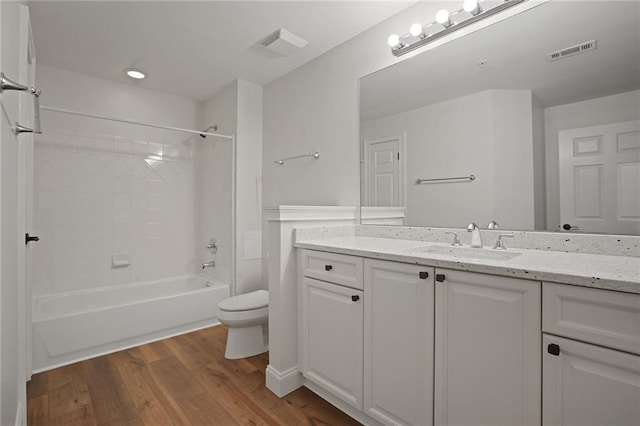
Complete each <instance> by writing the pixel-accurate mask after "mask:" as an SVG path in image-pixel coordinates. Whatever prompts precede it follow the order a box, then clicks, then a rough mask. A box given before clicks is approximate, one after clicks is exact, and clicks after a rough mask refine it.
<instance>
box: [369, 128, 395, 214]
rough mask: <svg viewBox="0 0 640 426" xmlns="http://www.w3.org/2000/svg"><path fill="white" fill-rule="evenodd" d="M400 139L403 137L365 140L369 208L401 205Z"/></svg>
mask: <svg viewBox="0 0 640 426" xmlns="http://www.w3.org/2000/svg"><path fill="white" fill-rule="evenodd" d="M401 139H402V138H401V137H400V136H393V137H384V138H375V139H367V140H365V141H364V151H365V152H364V157H365V160H364V161H365V176H366V178H365V189H364V190H365V197H366V199H365V205H366V206H370V207H399V206H401V205H402V204H401V203H402V201H403V200H402V198H403V197H402V190H403V189H402V180H401V177H400V174H401V173H400V172H401V168H400V155H401V154H400V145H401Z"/></svg>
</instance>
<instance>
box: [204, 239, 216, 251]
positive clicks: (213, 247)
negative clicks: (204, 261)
mask: <svg viewBox="0 0 640 426" xmlns="http://www.w3.org/2000/svg"><path fill="white" fill-rule="evenodd" d="M204 248H205V249H206V250H209V251H210V252H211V254H216V253H217V252H218V241H217V240H216V239H215V238H211V239H210V240H209V244H207V245H206V246H204Z"/></svg>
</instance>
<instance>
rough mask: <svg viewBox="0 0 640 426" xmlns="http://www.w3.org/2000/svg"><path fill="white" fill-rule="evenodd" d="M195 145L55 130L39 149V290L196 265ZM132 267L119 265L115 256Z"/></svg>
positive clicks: (188, 270)
mask: <svg viewBox="0 0 640 426" xmlns="http://www.w3.org/2000/svg"><path fill="white" fill-rule="evenodd" d="M195 173H196V172H195V168H194V161H193V154H192V149H191V147H190V145H189V144H184V143H181V142H180V141H176V142H175V143H167V142H165V143H160V142H152V141H143V140H130V139H126V138H121V137H117V136H104V135H95V134H86V133H83V134H79V133H78V134H74V133H70V132H65V131H53V130H49V129H48V130H47V133H46V134H43V135H41V136H38V138H37V139H36V144H35V155H34V213H35V214H34V230H35V231H36V233H37V234H38V235H39V236H40V237H41V240H40V242H39V243H38V244H37V246H34V262H33V265H34V294H35V295H43V294H53V293H59V292H64V291H70V290H80V289H89V288H96V287H103V286H109V285H117V284H123V283H128V282H135V281H147V280H153V279H158V278H162V277H168V276H178V275H187V274H192V273H194V272H197V271H198V270H197V269H196V265H197V262H199V257H197V256H196V248H195V246H194V233H195V225H194V209H195V207H194V179H195ZM118 253H129V254H130V255H131V260H132V262H131V266H128V267H123V268H113V267H112V265H111V256H112V254H118Z"/></svg>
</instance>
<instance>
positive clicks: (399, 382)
mask: <svg viewBox="0 0 640 426" xmlns="http://www.w3.org/2000/svg"><path fill="white" fill-rule="evenodd" d="M421 273H422V278H421ZM364 274H365V295H366V297H365V305H364V310H365V314H364V318H365V319H364V332H365V342H364V347H365V350H364V369H365V376H364V409H365V412H366V413H367V414H369V415H370V416H371V417H374V418H376V419H378V420H380V421H381V422H382V423H384V424H388V425H396V424H398V425H428V424H431V423H432V422H433V309H434V307H433V301H434V290H433V268H428V267H424V266H417V265H408V264H404V263H397V262H386V261H380V260H368V259H367V260H366V261H365V272H364Z"/></svg>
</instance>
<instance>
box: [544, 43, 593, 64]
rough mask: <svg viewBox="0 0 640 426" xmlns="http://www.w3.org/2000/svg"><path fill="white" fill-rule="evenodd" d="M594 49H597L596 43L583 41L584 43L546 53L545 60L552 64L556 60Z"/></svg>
mask: <svg viewBox="0 0 640 426" xmlns="http://www.w3.org/2000/svg"><path fill="white" fill-rule="evenodd" d="M596 47H598V43H597V42H596V41H595V40H591V41H585V42H584V43H580V44H576V45H575V46H571V47H567V48H566V49H562V50H558V51H556V52H551V53H547V59H548V60H549V61H550V62H553V61H557V60H558V59H564V58H568V57H569V56H573V55H578V54H580V53H584V52H588V51H590V50H595V48H596Z"/></svg>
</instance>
